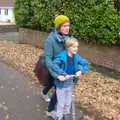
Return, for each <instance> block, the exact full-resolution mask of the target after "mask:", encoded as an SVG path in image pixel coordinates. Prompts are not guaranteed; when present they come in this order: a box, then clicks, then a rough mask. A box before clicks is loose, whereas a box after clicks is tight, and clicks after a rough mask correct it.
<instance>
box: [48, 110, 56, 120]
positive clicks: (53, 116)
mask: <svg viewBox="0 0 120 120" xmlns="http://www.w3.org/2000/svg"><path fill="white" fill-rule="evenodd" d="M46 115H47V116H48V117H51V118H53V119H54V120H57V119H56V111H54V110H53V111H51V112H48V111H46Z"/></svg>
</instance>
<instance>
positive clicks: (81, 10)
mask: <svg viewBox="0 0 120 120" xmlns="http://www.w3.org/2000/svg"><path fill="white" fill-rule="evenodd" d="M14 5H15V7H14V12H15V18H16V23H17V25H18V26H19V27H25V28H32V29H37V30H40V31H45V32H49V31H51V30H52V29H53V27H54V25H53V20H54V18H55V16H56V15H59V14H64V15H67V16H68V17H69V18H70V20H71V31H72V35H73V36H75V37H77V38H78V39H79V40H84V41H86V42H88V43H89V42H90V43H96V44H105V45H120V13H119V12H118V11H117V10H116V9H115V8H114V2H113V1H112V0H111V1H110V0H31V1H29V0H14Z"/></svg>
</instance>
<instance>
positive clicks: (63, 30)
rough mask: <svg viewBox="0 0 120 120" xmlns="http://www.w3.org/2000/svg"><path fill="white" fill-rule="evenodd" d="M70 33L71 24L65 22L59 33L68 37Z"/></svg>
mask: <svg viewBox="0 0 120 120" xmlns="http://www.w3.org/2000/svg"><path fill="white" fill-rule="evenodd" d="M69 31H70V22H65V23H63V24H62V25H61V26H60V29H59V32H60V33H61V34H63V35H68V34H69Z"/></svg>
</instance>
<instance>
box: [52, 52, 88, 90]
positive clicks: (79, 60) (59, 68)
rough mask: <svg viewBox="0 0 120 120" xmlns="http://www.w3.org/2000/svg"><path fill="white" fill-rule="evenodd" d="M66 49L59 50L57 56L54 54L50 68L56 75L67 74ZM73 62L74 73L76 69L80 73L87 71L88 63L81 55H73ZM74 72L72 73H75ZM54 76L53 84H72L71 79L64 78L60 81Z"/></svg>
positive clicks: (60, 85)
mask: <svg viewBox="0 0 120 120" xmlns="http://www.w3.org/2000/svg"><path fill="white" fill-rule="evenodd" d="M67 54H68V53H67V50H64V51H62V52H60V54H59V55H58V56H56V58H55V60H54V61H53V66H52V70H53V71H54V72H55V73H56V75H57V76H58V75H67V73H66V70H67ZM73 62H74V68H75V70H74V71H75V73H76V72H78V71H81V72H82V73H86V72H88V71H89V63H88V61H87V60H86V59H84V58H83V57H81V56H80V55H79V54H74V55H73ZM75 73H74V74H75ZM54 77H55V79H56V80H55V85H56V86H57V87H60V88H65V87H69V86H70V85H73V79H71V80H65V81H60V80H58V79H57V77H56V76H54Z"/></svg>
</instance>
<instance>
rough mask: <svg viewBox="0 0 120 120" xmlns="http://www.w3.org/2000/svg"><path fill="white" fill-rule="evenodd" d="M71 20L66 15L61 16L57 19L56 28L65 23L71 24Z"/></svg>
mask: <svg viewBox="0 0 120 120" xmlns="http://www.w3.org/2000/svg"><path fill="white" fill-rule="evenodd" d="M69 21H70V20H69V18H68V17H67V16H65V15H59V16H57V17H56V18H55V21H54V25H55V27H59V26H60V25H61V24H62V23H64V22H69Z"/></svg>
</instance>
